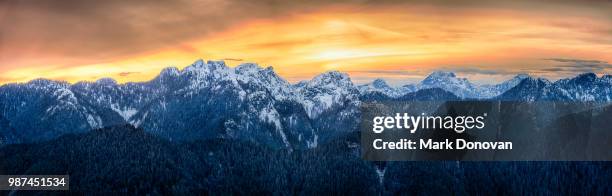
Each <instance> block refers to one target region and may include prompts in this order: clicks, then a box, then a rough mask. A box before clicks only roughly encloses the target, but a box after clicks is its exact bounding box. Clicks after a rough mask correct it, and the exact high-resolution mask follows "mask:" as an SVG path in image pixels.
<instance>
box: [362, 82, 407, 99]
mask: <svg viewBox="0 0 612 196" xmlns="http://www.w3.org/2000/svg"><path fill="white" fill-rule="evenodd" d="M357 88H358V89H359V92H360V93H361V94H362V95H363V94H367V93H374V92H380V93H382V94H384V95H387V96H389V97H393V98H395V97H400V96H402V95H405V94H406V93H410V92H413V91H414V90H415V87H414V86H410V85H404V86H402V87H398V88H393V87H391V86H389V85H388V84H387V82H386V81H385V80H383V79H376V80H374V81H372V82H371V83H368V84H364V85H359V86H358V87H357Z"/></svg>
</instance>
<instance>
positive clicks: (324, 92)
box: [297, 71, 359, 118]
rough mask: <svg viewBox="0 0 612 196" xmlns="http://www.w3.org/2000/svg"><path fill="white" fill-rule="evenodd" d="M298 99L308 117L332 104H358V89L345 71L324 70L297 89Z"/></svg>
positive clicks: (314, 116)
mask: <svg viewBox="0 0 612 196" xmlns="http://www.w3.org/2000/svg"><path fill="white" fill-rule="evenodd" d="M297 94H298V96H299V97H298V98H297V99H298V100H299V101H300V103H302V104H303V106H304V109H305V110H306V113H308V116H309V117H310V118H316V117H317V116H318V115H320V114H321V113H323V112H324V111H326V110H328V109H330V108H332V107H333V106H344V105H347V104H349V105H355V106H356V105H358V104H359V100H358V98H359V90H357V88H356V87H355V85H354V84H353V82H352V81H351V79H350V78H349V76H348V75H347V74H346V73H340V72H337V71H331V72H326V73H323V74H321V75H318V76H316V77H314V78H313V79H312V80H310V81H308V82H307V83H305V84H304V85H303V86H301V87H299V88H298V89H297Z"/></svg>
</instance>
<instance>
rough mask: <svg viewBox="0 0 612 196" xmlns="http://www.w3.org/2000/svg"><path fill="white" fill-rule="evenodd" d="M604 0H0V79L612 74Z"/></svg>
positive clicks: (611, 33)
mask: <svg viewBox="0 0 612 196" xmlns="http://www.w3.org/2000/svg"><path fill="white" fill-rule="evenodd" d="M611 10H612V2H611V1H605V0H603V1H493V0H489V1H487V0H480V1H476V0H468V1H450V0H449V1H443V0H437V1H436V0H434V1H385V0H382V1H350V0H347V1H334V2H333V3H331V2H327V1H317V0H314V1H280V0H278V1H266V0H264V1H243V0H225V1H220V0H206V1H183V0H178V1H144V0H135V1H116V0H109V1H97V0H96V1H94V0H79V1H77V0H67V1H36V0H22V1H18V0H4V1H2V0H0V84H5V83H11V82H25V81H28V80H31V79H35V78H50V79H59V80H66V81H69V82H76V81H81V80H96V79H99V78H102V77H112V78H114V79H116V80H117V81H119V82H129V81H146V80H150V79H152V78H153V77H155V76H156V75H157V74H158V73H159V72H160V70H161V69H162V68H164V67H168V66H176V67H179V68H183V67H185V66H188V65H189V64H191V63H193V62H194V61H195V60H197V59H204V60H209V59H212V60H226V63H228V64H229V65H230V66H235V65H238V64H240V63H244V62H256V63H259V64H260V65H262V66H273V67H274V69H275V71H276V72H277V73H278V74H280V75H281V76H283V77H284V78H286V79H287V80H288V81H290V82H297V81H300V80H306V79H310V78H312V77H313V76H315V75H317V74H319V73H321V72H324V71H328V70H339V71H343V72H347V73H349V74H350V76H351V78H352V79H353V81H354V82H356V83H365V82H369V81H371V80H373V79H375V78H385V79H387V80H389V81H390V82H391V83H392V84H402V83H408V82H415V81H418V80H421V79H422V78H423V77H425V76H426V75H427V74H429V73H430V72H432V71H435V70H448V71H453V72H456V73H457V74H458V75H459V76H461V77H468V78H469V79H471V80H474V81H476V82H480V83H492V82H497V81H500V80H503V79H507V78H509V77H512V76H514V75H516V74H519V73H528V74H531V75H535V76H541V77H546V78H549V79H553V80H554V79H558V78H563V77H569V76H573V75H576V74H578V73H582V72H595V73H598V74H600V75H601V74H610V73H612V65H611V64H610V62H612V11H611Z"/></svg>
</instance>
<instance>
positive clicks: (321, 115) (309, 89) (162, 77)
mask: <svg viewBox="0 0 612 196" xmlns="http://www.w3.org/2000/svg"><path fill="white" fill-rule="evenodd" d="M611 98H612V76H610V75H604V76H602V77H597V76H596V75H595V74H593V73H585V74H581V75H578V76H577V77H574V78H567V79H561V80H558V81H555V82H551V81H549V80H546V79H543V78H534V77H531V76H528V75H524V74H521V75H517V76H515V77H514V78H512V79H510V80H508V81H505V82H502V83H500V84H494V85H476V84H473V83H471V82H470V81H469V80H467V79H465V78H459V77H457V76H456V75H455V74H454V73H452V72H443V71H437V72H434V73H432V74H430V75H429V76H428V77H426V78H425V79H424V80H423V81H421V82H420V83H418V84H407V85H404V86H401V87H391V86H389V85H388V84H387V83H386V82H385V81H384V80H382V79H377V80H374V81H373V82H372V83H368V84H365V85H355V84H354V83H353V82H352V81H351V79H350V77H349V76H348V75H347V74H345V73H341V72H337V71H331V72H326V73H323V74H320V75H318V76H316V77H314V78H313V79H311V80H309V81H303V82H300V83H297V84H291V83H289V82H287V81H286V80H285V79H283V78H282V77H280V76H278V75H277V74H276V73H275V72H274V70H273V69H272V67H267V68H263V67H260V66H259V65H257V64H252V63H246V64H241V65H239V66H237V67H234V68H231V67H228V66H227V65H226V64H225V63H224V62H223V61H208V62H204V61H203V60H198V61H196V62H195V63H193V64H192V65H190V66H187V67H186V68H184V69H182V70H179V69H178V68H175V67H170V68H165V69H163V70H162V71H161V73H160V74H159V75H158V76H157V77H155V78H154V79H152V80H151V81H148V82H132V83H126V84H117V82H116V81H114V80H113V79H108V78H107V79H100V80H98V81H95V82H78V83H75V84H69V83H66V82H62V81H53V80H46V79H37V80H32V81H30V82H27V83H16V84H6V85H3V86H1V87H0V145H4V144H11V143H31V142H37V141H45V140H49V139H53V138H57V137H59V136H61V135H64V134H66V133H80V132H87V131H89V130H92V129H97V128H102V127H107V126H113V125H121V124H131V125H133V126H135V127H138V128H142V129H143V130H146V131H147V132H149V133H152V134H154V135H157V136H160V137H163V138H166V139H168V140H170V141H191V140H197V139H207V138H231V139H240V140H247V141H253V142H257V143H265V144H267V145H269V146H273V147H279V148H289V149H299V148H314V147H317V146H318V145H319V144H321V143H324V142H326V141H329V140H330V139H333V138H334V137H337V136H338V135H342V134H345V133H350V132H354V131H356V130H357V126H358V124H359V117H360V111H359V106H360V104H361V103H362V102H363V101H380V100H401V101H414V100H515V101H595V102H610V101H611ZM331 122H333V123H331Z"/></svg>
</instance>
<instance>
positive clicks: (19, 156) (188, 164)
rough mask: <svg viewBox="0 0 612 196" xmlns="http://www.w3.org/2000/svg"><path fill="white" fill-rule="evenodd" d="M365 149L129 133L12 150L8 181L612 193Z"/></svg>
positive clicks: (90, 188) (527, 172)
mask: <svg viewBox="0 0 612 196" xmlns="http://www.w3.org/2000/svg"><path fill="white" fill-rule="evenodd" d="M358 143H359V135H358V134H350V135H347V136H345V137H342V138H338V139H336V140H334V141H332V142H329V143H327V144H325V145H322V146H319V147H318V148H315V149H311V150H293V151H288V150H277V149H272V148H269V147H267V146H264V145H258V144H255V143H252V142H248V141H235V140H227V139H215V140H199V141H193V142H188V143H175V142H170V141H167V140H165V139H161V138H158V137H156V136H153V135H151V134H149V133H146V132H145V131H143V130H141V129H135V128H133V127H131V126H129V125H126V126H117V127H109V128H104V129H98V130H94V131H91V132H89V133H84V134H70V135H65V136H62V137H60V138H58V139H55V140H51V141H48V142H43V143H37V144H18V145H9V146H5V147H3V148H1V149H0V173H1V174H69V175H70V190H71V191H73V192H76V193H91V192H98V193H100V192H102V193H103V192H114V193H117V192H120V193H133V194H172V193H173V194H182V193H208V194H228V193H229V194H280V195H304V194H306V195H316V194H323V193H325V194H342V195H363V194H367V195H378V194H385V195H386V194H428V195H429V194H460V195H464V194H470V195H475V194H476V195H477V194H570V195H573V194H596V195H597V194H603V195H606V194H610V193H612V190H611V188H610V185H609V180H610V179H612V178H611V177H612V169H611V168H612V167H611V165H610V164H609V163H607V162H388V163H381V162H367V161H364V160H362V159H361V158H360V155H359V153H360V152H359V150H360V147H359V146H358V145H357V144H358ZM377 169H378V171H384V178H379V174H378V172H377ZM381 173H382V172H381ZM381 179H382V181H381ZM381 182H382V183H381ZM30 193H31V192H30Z"/></svg>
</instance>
